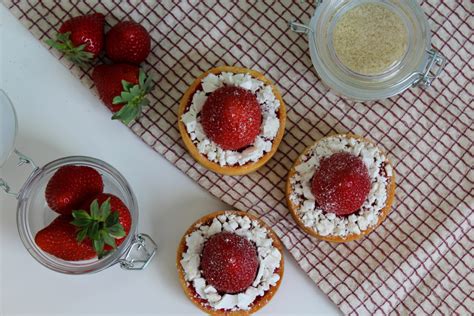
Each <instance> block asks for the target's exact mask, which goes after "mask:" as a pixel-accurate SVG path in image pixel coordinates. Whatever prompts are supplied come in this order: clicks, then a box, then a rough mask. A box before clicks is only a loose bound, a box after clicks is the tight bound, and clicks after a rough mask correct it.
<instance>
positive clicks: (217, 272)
mask: <svg viewBox="0 0 474 316" xmlns="http://www.w3.org/2000/svg"><path fill="white" fill-rule="evenodd" d="M201 269H202V273H203V275H204V278H205V279H206V281H207V282H208V283H209V284H210V285H212V286H214V287H215V288H216V289H217V290H218V291H219V292H224V293H229V294H232V293H238V292H242V291H244V290H245V289H246V288H248V287H249V286H250V285H251V284H252V282H253V280H254V279H255V276H256V274H257V269H258V257H257V250H256V248H255V245H253V244H252V243H251V242H250V241H249V240H248V239H246V238H244V237H241V236H239V235H236V234H233V233H229V232H222V233H218V234H216V235H213V236H211V237H210V238H209V239H208V240H207V241H206V243H205V244H204V248H203V250H202V255H201Z"/></svg>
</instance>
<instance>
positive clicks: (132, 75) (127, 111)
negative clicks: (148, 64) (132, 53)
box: [92, 64, 153, 125]
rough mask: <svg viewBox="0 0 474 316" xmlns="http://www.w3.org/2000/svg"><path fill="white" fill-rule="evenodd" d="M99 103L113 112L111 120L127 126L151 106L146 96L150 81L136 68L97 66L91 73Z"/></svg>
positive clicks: (151, 86) (151, 85)
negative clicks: (100, 101)
mask: <svg viewBox="0 0 474 316" xmlns="http://www.w3.org/2000/svg"><path fill="white" fill-rule="evenodd" d="M92 80H93V81H94V83H95V85H96V88H97V91H98V93H99V97H100V99H101V100H102V101H103V102H104V104H105V105H106V106H107V107H108V108H109V109H110V110H111V111H112V112H114V115H113V116H112V119H114V120H120V121H122V122H123V123H124V124H126V125H128V124H129V123H130V122H131V121H133V120H135V119H136V118H138V117H139V115H140V114H141V111H142V108H143V107H144V106H147V105H149V104H150V101H149V100H148V99H147V94H148V93H150V91H151V90H152V88H153V81H152V79H151V77H148V76H147V75H146V74H145V72H144V71H143V70H142V69H140V68H139V67H138V66H135V65H130V64H113V65H98V66H96V67H95V68H94V71H93V73H92Z"/></svg>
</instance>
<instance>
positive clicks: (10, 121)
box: [0, 89, 18, 167]
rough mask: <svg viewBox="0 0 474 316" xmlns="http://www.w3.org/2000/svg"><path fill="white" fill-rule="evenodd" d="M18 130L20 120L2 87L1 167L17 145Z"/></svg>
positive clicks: (0, 116)
mask: <svg viewBox="0 0 474 316" xmlns="http://www.w3.org/2000/svg"><path fill="white" fill-rule="evenodd" d="M17 130H18V121H17V118H16V113H15V109H14V108H13V104H12V102H11V101H10V99H9V98H8V96H7V94H6V93H5V92H4V91H3V90H1V89H0V167H2V166H3V165H4V164H5V162H6V161H7V159H8V157H9V156H10V154H11V153H12V151H13V149H14V147H15V138H16V134H17Z"/></svg>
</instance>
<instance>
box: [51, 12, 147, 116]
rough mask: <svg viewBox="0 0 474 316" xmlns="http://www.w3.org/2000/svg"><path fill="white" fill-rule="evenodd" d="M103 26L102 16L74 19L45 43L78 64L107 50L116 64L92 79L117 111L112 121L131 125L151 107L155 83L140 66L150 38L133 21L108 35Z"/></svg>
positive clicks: (96, 70) (102, 68) (102, 67)
mask: <svg viewBox="0 0 474 316" xmlns="http://www.w3.org/2000/svg"><path fill="white" fill-rule="evenodd" d="M104 25H105V17H104V15H102V14H100V13H94V14H90V15H83V16H78V17H74V18H72V19H70V20H67V21H66V22H64V23H63V24H62V25H61V27H60V28H59V31H58V33H57V35H56V39H55V40H53V39H48V40H46V43H47V44H49V45H51V46H52V47H54V48H56V49H58V50H60V51H61V52H63V53H64V54H65V56H66V57H68V58H69V59H70V60H71V61H73V62H74V63H77V64H79V65H82V64H84V63H87V62H91V61H92V60H93V59H94V58H96V57H97V56H99V54H100V53H101V52H102V51H103V50H104V47H105V53H106V55H107V57H108V58H109V59H110V60H111V61H112V62H113V64H102V65H98V66H96V67H94V70H93V72H92V80H93V81H94V83H95V85H96V87H97V90H98V92H99V96H100V98H101V99H102V101H103V102H104V103H105V105H106V106H107V107H108V108H109V109H110V110H111V111H112V112H114V115H113V116H112V119H118V120H120V121H122V122H123V123H124V124H129V123H130V122H131V121H133V120H135V119H136V118H137V117H138V116H139V115H140V113H141V109H142V107H143V106H147V105H148V104H149V100H148V99H147V98H146V95H147V94H148V93H149V92H150V91H151V89H152V85H153V83H152V80H151V78H150V77H148V76H147V75H146V74H145V72H144V71H143V70H142V69H140V68H139V66H138V65H139V64H140V63H141V62H143V61H144V60H145V59H146V58H147V56H148V55H149V53H150V47H151V39H150V35H149V34H148V32H147V31H146V29H145V28H144V27H143V26H141V25H140V24H138V23H135V22H133V21H122V22H119V23H117V24H116V25H114V26H113V27H112V28H111V29H110V30H109V31H108V32H107V34H105V35H104ZM104 42H105V43H104Z"/></svg>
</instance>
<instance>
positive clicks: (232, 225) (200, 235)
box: [180, 213, 282, 310]
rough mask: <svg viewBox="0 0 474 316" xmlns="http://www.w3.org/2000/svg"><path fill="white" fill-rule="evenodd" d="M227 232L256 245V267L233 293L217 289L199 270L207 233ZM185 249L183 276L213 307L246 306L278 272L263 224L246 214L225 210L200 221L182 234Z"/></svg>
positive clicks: (275, 250) (275, 252) (275, 279)
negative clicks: (244, 285)
mask: <svg viewBox="0 0 474 316" xmlns="http://www.w3.org/2000/svg"><path fill="white" fill-rule="evenodd" d="M223 231H224V232H231V233H234V234H236V235H238V236H241V237H245V238H246V239H248V240H249V241H251V242H253V243H254V244H255V246H256V248H257V254H258V262H259V267H258V270H257V275H256V277H255V279H254V280H253V283H252V285H251V286H249V287H248V288H247V289H246V290H245V291H242V292H240V293H236V294H224V293H218V291H217V290H216V289H215V288H214V287H213V286H211V285H209V284H208V282H207V281H206V280H205V279H204V278H203V276H202V271H201V270H200V264H201V253H202V249H203V246H204V244H205V242H206V241H207V240H208V239H209V237H210V236H213V235H215V234H218V233H220V232H223ZM186 246H187V250H186V252H185V253H183V257H182V259H181V261H180V263H181V266H182V267H183V270H184V278H185V280H186V281H187V282H188V283H189V284H190V285H192V286H193V288H194V289H195V291H196V293H197V295H198V297H199V298H201V299H203V300H204V301H205V302H206V303H205V304H207V305H209V306H211V307H212V308H214V309H224V310H248V309H250V307H251V305H252V303H253V302H254V301H255V300H256V299H257V297H259V296H263V295H264V294H265V292H266V291H268V290H269V289H270V287H272V286H275V285H276V283H277V282H278V280H279V279H280V275H279V274H278V273H275V271H276V269H278V268H279V267H280V263H281V259H282V256H281V253H280V251H279V250H278V248H276V247H275V246H273V240H272V238H271V237H270V236H269V234H268V231H267V229H266V228H264V227H261V226H260V224H259V222H258V221H256V220H251V219H250V218H249V217H247V216H239V215H235V214H231V213H225V214H222V215H219V216H218V217H216V218H214V219H213V220H212V222H211V223H210V224H208V225H200V226H198V227H196V230H195V231H194V232H192V233H191V234H189V235H187V236H186Z"/></svg>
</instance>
